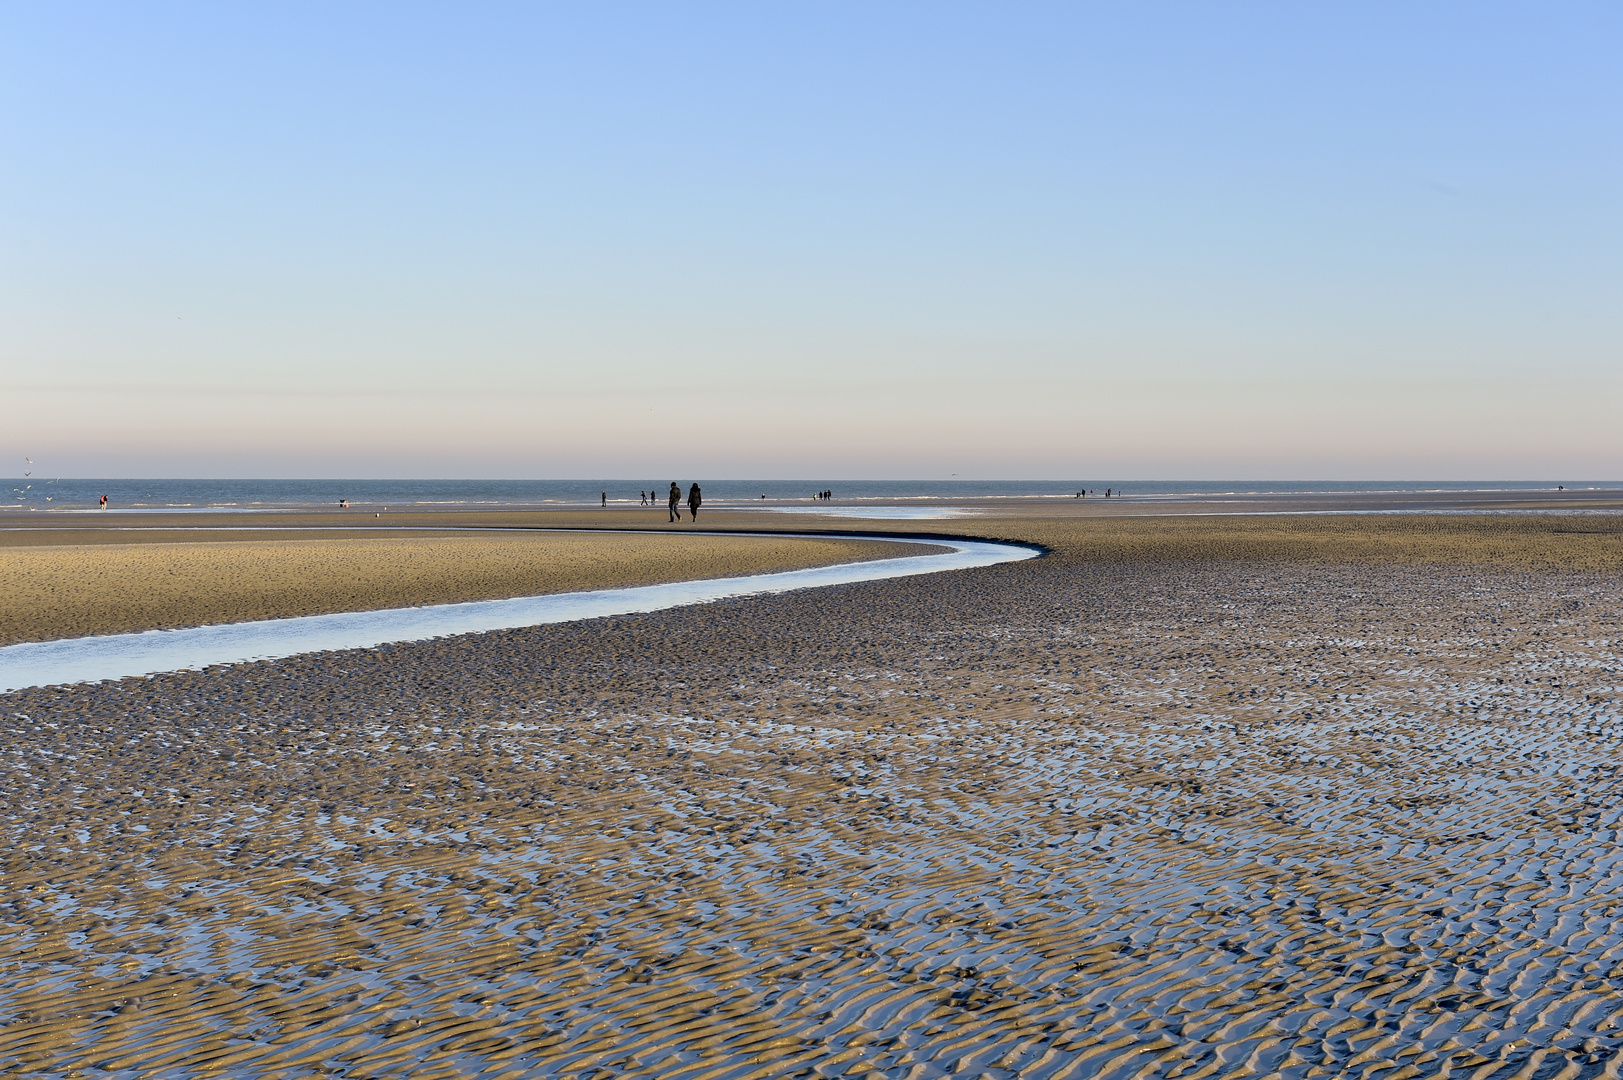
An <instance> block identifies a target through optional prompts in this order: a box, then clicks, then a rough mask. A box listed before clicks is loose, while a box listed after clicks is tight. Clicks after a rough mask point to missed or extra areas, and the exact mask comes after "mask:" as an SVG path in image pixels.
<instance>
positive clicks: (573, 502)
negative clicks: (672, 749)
mask: <svg viewBox="0 0 1623 1080" xmlns="http://www.w3.org/2000/svg"><path fill="white" fill-rule="evenodd" d="M695 481H697V482H698V483H699V484H700V485H701V487H702V489H703V491H704V496H705V503H706V505H708V506H713V507H714V506H725V505H729V504H731V505H746V504H747V505H751V506H756V507H760V506H767V507H771V506H772V505H774V504H777V505H782V504H785V503H794V504H800V505H805V504H806V503H807V502H808V501H809V500H810V499H811V497H812V496H813V495H814V494H815V493H817V492H820V491H829V492H832V496H833V498H832V503H831V504H830V505H831V508H832V506H833V505H840V504H844V505H865V506H870V507H874V506H883V505H894V506H901V507H906V506H921V505H928V504H930V503H948V502H954V501H964V500H971V499H975V500H982V499H1031V498H1053V499H1070V498H1075V496H1076V493H1077V492H1079V491H1086V492H1088V493H1090V494H1095V493H1096V494H1098V495H1103V494H1104V493H1105V492H1106V491H1107V490H1108V491H1110V492H1111V494H1112V495H1113V496H1115V497H1121V498H1127V499H1134V500H1157V501H1159V500H1178V499H1190V498H1221V497H1244V496H1248V495H1347V494H1368V495H1380V494H1394V495H1396V494H1428V493H1430V494H1442V493H1445V492H1483V493H1491V492H1507V493H1508V492H1532V491H1554V490H1555V489H1556V488H1557V486H1558V485H1559V486H1562V487H1564V488H1565V489H1566V490H1567V491H1569V492H1579V491H1616V490H1618V489H1620V488H1623V481H1565V480H1422V481H1399V480H1112V479H1110V478H1108V477H1107V478H1103V479H1094V478H1091V477H1090V478H1079V479H1076V480H958V479H947V480H838V479H807V480H712V479H709V478H706V477H697V478H695V477H683V478H680V479H679V480H678V482H679V483H680V484H681V485H682V489H683V491H684V492H686V490H687V487H688V485H689V484H692V483H694V482H695ZM670 484H671V480H670V479H665V480H642V481H638V480H627V479H615V480H604V479H598V480H360V479H356V480H265V479H252V480H229V479H226V480H182V479H173V480H131V479H84V478H79V477H39V476H31V477H25V478H22V479H16V480H13V481H11V482H10V490H9V491H7V492H5V498H4V500H3V501H0V512H5V511H40V510H46V511H77V510H86V509H95V508H96V507H98V506H99V504H100V500H101V497H102V496H103V495H106V496H107V501H108V506H109V507H110V508H112V509H116V510H145V511H171V512H172V511H195V512H208V511H219V512H227V511H237V512H241V511H256V510H257V511H267V512H268V511H276V510H286V509H297V508H300V507H310V506H336V505H337V504H338V503H339V502H341V501H344V502H348V503H349V504H350V505H351V506H353V507H357V508H359V507H383V506H388V507H396V508H405V507H420V508H425V509H427V508H433V507H442V508H455V507H466V508H480V507H529V506H553V507H557V506H595V505H598V504H599V502H600V501H601V499H602V498H603V496H604V495H605V494H606V495H607V496H608V499H609V502H610V503H611V504H615V505H622V506H623V505H632V506H635V505H639V503H640V500H641V494H642V493H643V492H649V493H651V494H652V495H653V496H654V497H655V499H656V501H659V502H661V503H662V502H663V501H664V492H666V491H669V489H670Z"/></svg>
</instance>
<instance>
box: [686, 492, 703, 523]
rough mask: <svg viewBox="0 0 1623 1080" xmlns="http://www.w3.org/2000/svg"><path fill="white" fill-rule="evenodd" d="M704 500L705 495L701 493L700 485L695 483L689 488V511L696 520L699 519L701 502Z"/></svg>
mask: <svg viewBox="0 0 1623 1080" xmlns="http://www.w3.org/2000/svg"><path fill="white" fill-rule="evenodd" d="M702 502H704V496H702V495H700V494H699V485H698V484H694V485H693V486H692V487H691V488H689V489H688V513H689V514H692V515H693V520H694V521H698V520H699V504H700V503H702Z"/></svg>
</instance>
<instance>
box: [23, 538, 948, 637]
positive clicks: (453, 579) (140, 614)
mask: <svg viewBox="0 0 1623 1080" xmlns="http://www.w3.org/2000/svg"><path fill="white" fill-rule="evenodd" d="M214 535H219V534H217V533H208V532H199V533H191V534H185V533H174V532H141V533H133V532H102V533H100V534H96V533H83V532H75V533H73V534H68V535H66V536H61V535H52V534H43V535H42V534H31V535H30V534H22V535H21V538H22V539H23V540H25V541H27V542H26V543H16V542H13V543H12V544H9V545H6V544H0V581H4V582H5V586H6V587H5V589H4V590H3V591H0V644H8V643H11V642H17V641H43V640H50V639H53V638H62V637H79V636H83V635H87V634H107V633H117V632H121V631H132V630H151V629H159V628H169V627H180V626H198V625H203V624H207V623H218V622H238V621H242V620H245V619H268V618H278V617H285V616H289V615H314V614H321V613H325V612H334V611H366V610H373V609H377V608H387V607H407V606H412V605H418V604H435V603H450V602H454V601H461V600H488V599H497V598H502V597H510V596H535V595H540V594H543V593H557V592H570V591H574V590H580V589H594V588H617V587H625V586H632V585H651V584H655V583H657V582H665V581H687V580H694V579H701V578H716V577H731V576H734V575H740V574H755V573H766V572H771V571H775V570H790V569H797V568H801V567H808V566H825V565H828V564H831V563H839V562H856V561H860V560H863V559H883V558H894V557H896V556H898V555H907V554H917V553H920V552H922V551H933V550H937V549H934V548H915V547H913V546H911V545H906V546H899V545H896V544H886V543H879V542H874V541H862V540H817V539H802V538H795V537H782V538H771V539H763V538H757V537H742V536H722V535H713V534H712V535H675V536H648V535H641V534H627V533H569V532H557V533H545V532H506V531H504V532H480V533H459V534H458V533H453V534H447V535H438V536H420V535H407V536H401V535H399V534H394V535H389V534H383V533H374V534H373V535H365V534H355V535H349V536H346V537H343V538H334V537H331V536H324V535H321V534H312V533H306V534H303V536H302V537H300V538H297V539H282V538H280V537H279V536H278V534H275V533H259V532H256V533H253V534H249V536H248V537H246V538H239V539H232V540H199V539H195V537H199V536H214ZM228 535H229V534H228ZM281 535H288V534H281ZM189 537H190V538H189ZM269 537H278V538H275V539H271V538H269ZM4 538H6V537H5V534H4V533H0V539H4ZM69 538H71V539H74V540H79V541H81V542H79V543H71V544H61V543H58V544H51V545H47V544H44V543H42V542H41V541H42V540H45V539H58V540H60V539H69ZM11 539H13V540H14V541H15V540H16V539H17V536H13V537H11ZM83 541H90V542H83Z"/></svg>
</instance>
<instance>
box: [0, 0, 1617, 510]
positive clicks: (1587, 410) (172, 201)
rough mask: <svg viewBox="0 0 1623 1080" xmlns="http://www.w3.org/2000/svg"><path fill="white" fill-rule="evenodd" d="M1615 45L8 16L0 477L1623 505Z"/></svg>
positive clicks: (1058, 26)
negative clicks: (1397, 496)
mask: <svg viewBox="0 0 1623 1080" xmlns="http://www.w3.org/2000/svg"><path fill="white" fill-rule="evenodd" d="M1620 46H1623V7H1619V6H1618V5H1617V4H1615V3H1593V4H1582V3H1574V4H1563V3H1555V4H1549V5H1530V4H1496V3H1468V4H1467V3H1459V4H1434V3H1424V2H1422V3H1401V4H1399V3H1391V4H1383V3H1356V4H1354V3H1322V4H1301V3H1292V4H1285V3H1262V2H1258V3H1246V2H1239V3H1231V4H1209V3H1192V2H1191V3H1178V4H1172V3H1153V2H1150V3H1142V4H1138V3H1135V4H1125V3H1123V4H1074V3H1067V4H1041V3H1014V4H1007V3H990V2H988V3H977V4H966V3H949V2H931V3H919V4H905V3H889V4H887V3H873V2H864V3H836V2H829V0H818V2H816V3H792V2H784V3H771V4H762V3H739V4H706V3H681V4H670V3H657V4H654V3H650V4H627V3H601V4H573V5H571V4H562V3H559V4H529V3H526V4H512V5H505V4H499V3H487V4H481V5H453V4H441V5H426V4H410V3H390V4H386V5H385V4H377V5H363V4H343V3H332V2H323V3H319V4H316V3H311V4H298V3H278V4H275V5H269V4H265V5H250V4H196V5H186V4H163V3H155V4H144V5H135V4H74V3H60V4H22V3H11V4H4V5H0V417H3V421H0V454H4V455H5V456H6V457H7V458H11V459H15V460H14V461H13V462H6V461H4V460H3V459H0V475H20V473H21V472H22V470H23V469H24V468H25V466H24V464H23V460H22V459H23V458H24V457H25V456H27V457H32V458H34V459H35V461H36V462H38V463H40V464H39V467H40V468H42V469H43V470H44V471H45V472H48V473H51V474H52V475H72V476H127V477H162V476H173V477H224V476H245V477H254V476H257V477H277V476H305V477H367V476H373V477H462V476H465V477H534V478H542V477H577V476H578V477H593V476H616V475H619V476H641V475H644V474H650V475H652V474H658V475H663V474H664V473H666V472H671V473H673V475H674V474H678V473H679V474H682V475H687V474H703V475H710V476H723V477H726V476H731V477H759V478H778V477H802V476H841V477H848V478H885V477H919V478H922V477H944V476H949V475H952V474H958V475H960V476H962V477H972V476H973V477H982V478H1033V479H1048V478H1055V479H1058V478H1066V477H1074V476H1115V477H1120V478H1124V479H1132V478H1169V477H1177V478H1188V479H1241V478H1316V479H1357V478H1385V479H1420V478H1430V479H1523V478H1526V479H1532V478H1540V479H1545V478H1563V477H1565V478H1574V479H1578V478H1581V479H1586V480H1597V479H1615V478H1623V434H1620V433H1623V422H1620V421H1619V409H1618V403H1619V401H1620V400H1623V138H1620V136H1623V49H1620Z"/></svg>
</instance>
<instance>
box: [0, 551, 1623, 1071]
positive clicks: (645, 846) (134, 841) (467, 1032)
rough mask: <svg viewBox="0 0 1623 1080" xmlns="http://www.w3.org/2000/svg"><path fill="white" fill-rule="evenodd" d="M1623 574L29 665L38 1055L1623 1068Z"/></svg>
mask: <svg viewBox="0 0 1623 1080" xmlns="http://www.w3.org/2000/svg"><path fill="white" fill-rule="evenodd" d="M989 578H990V579H991V582H990V587H989V585H988V579H989ZM1620 592H1623V588H1620V586H1619V583H1618V581H1617V580H1616V579H1615V577H1607V576H1604V575H1584V574H1577V573H1571V574H1562V575H1551V574H1545V575H1527V574H1519V573H1512V572H1508V571H1504V572H1489V571H1469V572H1467V571H1463V570H1450V571H1437V570H1421V569H1414V568H1408V569H1396V570H1394V569H1390V568H1379V567H1361V568H1337V569H1323V568H1317V569H1316V568H1313V567H1300V566H1298V567H1291V568H1274V569H1266V570H1259V569H1258V568H1257V567H1255V566H1250V567H1221V566H1219V567H1205V568H1199V567H1196V568H1187V567H1186V568H1168V567H1164V566H1162V567H1131V566H1116V567H1112V568H1110V569H1109V572H1108V573H1107V574H1096V575H1089V574H1083V573H1081V572H1079V571H1078V570H1077V568H1076V567H1074V566H1072V565H1068V564H1067V563H1066V562H1065V560H1064V559H1061V558H1054V559H1045V560H1040V561H1037V562H1033V563H1023V564H1017V565H1013V566H1005V567H997V568H993V569H989V570H984V571H974V572H968V573H951V574H944V575H937V576H933V577H931V578H927V579H915V580H912V581H908V582H889V583H875V584H866V585H859V586H846V587H840V588H836V589H830V590H825V591H822V592H820V593H818V594H816V595H815V596H813V595H812V594H803V595H801V596H799V597H791V596H778V597H764V598H754V599H748V600H739V601H729V602H727V603H724V604H717V605H712V606H710V607H707V608H703V609H687V610H680V611H672V612H667V613H663V614H659V615H651V616H641V617H625V618H616V619H605V620H598V621H596V622H594V623H590V624H581V625H573V626H558V627H546V628H539V629H533V630H516V631H510V632H504V633H500V634H489V635H482V636H480V637H478V638H468V639H452V640H444V641H435V642H427V643H422V644H417V645H410V646H398V647H385V648H380V649H375V650H367V651H355V652H350V653H338V654H328V655H323V656H316V657H301V658H295V659H292V660H286V661H280V662H276V663H263V664H257V665H246V666H239V667H233V668H230V669H222V670H218V671H213V672H202V673H197V672H192V673H177V674H174V675H169V676H161V677H157V678H153V679H149V680H128V681H126V682H124V683H120V684H117V685H103V686H98V687H72V688H63V689H60V690H55V691H30V692H26V693H20V694H12V695H7V696H5V697H0V712H3V715H4V717H5V722H4V726H3V736H4V739H3V744H0V748H3V752H4V753H3V758H0V761H3V767H4V769H5V770H6V771H5V780H4V791H5V794H6V808H5V814H4V822H3V824H4V827H5V830H6V833H5V852H4V854H3V856H0V867H3V872H4V881H5V891H4V895H3V906H0V1016H3V1017H4V1018H5V1023H4V1025H3V1026H0V1065H4V1066H5V1067H6V1068H8V1069H9V1073H7V1075H28V1076H45V1077H69V1076H74V1077H151V1076H164V1077H192V1076H241V1077H273V1076H286V1077H295V1076H312V1075H329V1076H349V1077H381V1076H400V1075H408V1074H409V1075H411V1076H414V1077H463V1076H469V1077H471V1076H515V1077H517V1076H537V1077H592V1078H607V1077H619V1076H639V1077H641V1076H659V1077H672V1078H674V1077H684V1078H686V1077H691V1078H694V1080H699V1078H706V1080H710V1078H716V1080H720V1078H744V1077H766V1076H791V1075H800V1076H811V1075H830V1076H833V1075H845V1076H858V1075H863V1074H867V1075H871V1076H884V1077H896V1078H919V1080H922V1078H929V1077H938V1076H971V1077H994V1078H1005V1077H1017V1076H1018V1077H1032V1078H1037V1077H1044V1078H1047V1077H1053V1078H1059V1077H1119V1078H1124V1080H1125V1078H1130V1077H1143V1078H1148V1077H1168V1078H1172V1077H1180V1078H1195V1077H1204V1076H1224V1077H1228V1076H1246V1075H1256V1076H1279V1077H1313V1076H1356V1077H1382V1078H1389V1080H1397V1078H1402V1077H1412V1076H1457V1077H1501V1078H1510V1077H1519V1078H1532V1077H1562V1078H1567V1077H1590V1076H1616V1075H1618V1074H1619V1072H1620V1067H1623V1057H1620V1049H1619V1048H1620V1047H1623V1033H1620V1031H1619V1024H1620V1023H1623V993H1620V989H1623V980H1620V979H1619V978H1618V977H1617V976H1616V974H1615V972H1614V967H1615V962H1616V959H1617V957H1619V955H1623V849H1620V848H1619V846H1618V843H1617V841H1618V828H1619V820H1620V818H1623V780H1620V778H1619V775H1618V771H1619V769H1620V767H1623V754H1620V750H1623V744H1620V740H1623V659H1620V658H1619V655H1618V646H1617V635H1618V628H1617V615H1616V613H1617V612H1618V611H1619V601H1620V599H1623V596H1620Z"/></svg>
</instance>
